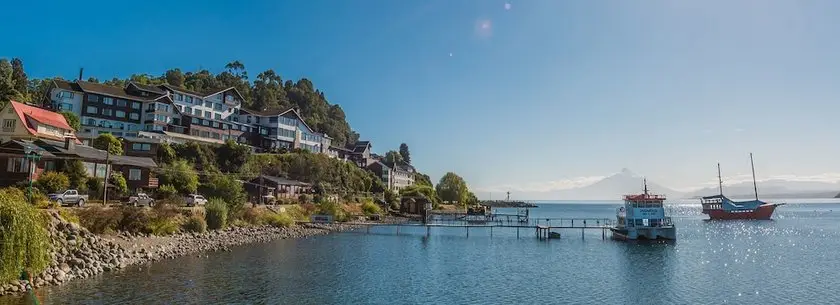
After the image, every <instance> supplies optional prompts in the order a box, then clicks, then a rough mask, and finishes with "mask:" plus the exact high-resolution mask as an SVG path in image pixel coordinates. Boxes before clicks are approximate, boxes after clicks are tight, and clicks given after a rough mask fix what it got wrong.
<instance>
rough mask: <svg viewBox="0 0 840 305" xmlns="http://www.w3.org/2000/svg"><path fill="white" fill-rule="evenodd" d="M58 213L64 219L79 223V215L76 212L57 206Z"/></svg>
mask: <svg viewBox="0 0 840 305" xmlns="http://www.w3.org/2000/svg"><path fill="white" fill-rule="evenodd" d="M58 215H59V216H61V218H63V219H64V220H66V221H69V222H72V223H77V224H78V223H80V220H79V216H77V215H76V213H74V212H73V211H72V210H69V209H65V208H59V209H58Z"/></svg>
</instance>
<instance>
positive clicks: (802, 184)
mask: <svg viewBox="0 0 840 305" xmlns="http://www.w3.org/2000/svg"><path fill="white" fill-rule="evenodd" d="M838 190H840V184H838V183H831V182H820V181H790V180H781V179H774V180H766V181H759V182H758V195H759V197H761V198H779V199H782V198H832V197H834V195H837V191H838ZM719 193H720V190H719V189H718V188H717V187H708V188H704V189H700V190H697V191H694V192H691V193H688V194H686V197H689V198H697V197H702V196H710V195H717V194H719ZM723 194H724V195H726V196H728V197H732V198H752V197H754V196H755V190H754V188H753V183H752V181H750V182H740V183H736V184H733V185H725V184H724V185H723Z"/></svg>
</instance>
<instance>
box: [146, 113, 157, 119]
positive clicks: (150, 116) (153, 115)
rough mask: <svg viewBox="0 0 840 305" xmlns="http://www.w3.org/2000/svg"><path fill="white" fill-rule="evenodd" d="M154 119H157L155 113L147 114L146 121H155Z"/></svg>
mask: <svg viewBox="0 0 840 305" xmlns="http://www.w3.org/2000/svg"><path fill="white" fill-rule="evenodd" d="M154 119H155V114H154V113H147V114H146V120H154Z"/></svg>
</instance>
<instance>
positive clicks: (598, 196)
mask: <svg viewBox="0 0 840 305" xmlns="http://www.w3.org/2000/svg"><path fill="white" fill-rule="evenodd" d="M647 186H648V190H649V191H650V193H652V194H661V195H667V196H670V197H675V198H679V197H681V196H683V194H682V193H680V192H677V191H675V190H672V189H669V188H667V187H664V186H662V185H659V184H657V183H656V182H653V181H651V180H650V179H648V181H647ZM642 192H644V177H643V176H640V175H637V174H636V173H634V172H632V171H631V170H629V169H626V168H625V169H622V170H621V171H620V172H618V173H616V174H613V175H611V176H608V177H606V178H603V179H601V180H599V181H598V182H595V183H593V184H590V185H587V186H584V187H579V188H573V189H565V190H555V191H549V192H534V193H528V194H522V195H520V196H519V197H521V198H528V199H533V200H555V199H557V200H564V199H567V200H620V199H621V196H623V195H628V194H641V193H642Z"/></svg>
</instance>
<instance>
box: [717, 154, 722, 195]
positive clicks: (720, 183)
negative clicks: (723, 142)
mask: <svg viewBox="0 0 840 305" xmlns="http://www.w3.org/2000/svg"><path fill="white" fill-rule="evenodd" d="M718 186H719V187H720V195H721V196H723V177H721V175H720V162H718Z"/></svg>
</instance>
